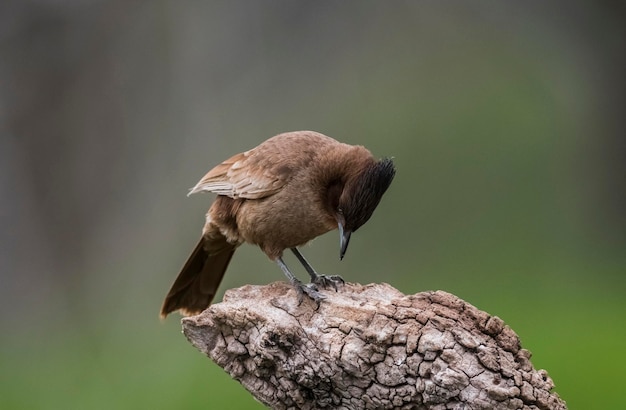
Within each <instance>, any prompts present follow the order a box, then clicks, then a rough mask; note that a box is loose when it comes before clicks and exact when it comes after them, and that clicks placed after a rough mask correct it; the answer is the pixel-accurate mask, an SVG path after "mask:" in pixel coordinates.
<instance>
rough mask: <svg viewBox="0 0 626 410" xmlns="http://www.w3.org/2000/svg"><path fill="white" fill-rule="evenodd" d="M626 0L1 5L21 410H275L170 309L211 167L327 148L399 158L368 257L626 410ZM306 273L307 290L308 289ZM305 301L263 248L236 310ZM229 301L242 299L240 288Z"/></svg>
mask: <svg viewBox="0 0 626 410" xmlns="http://www.w3.org/2000/svg"><path fill="white" fill-rule="evenodd" d="M625 16H626V8H625V7H624V3H623V2H618V1H597V2H584V1H564V0H563V1H555V2H541V1H527V2H513V1H505V2H481V1H475V2H464V1H445V2H440V1H395V2H391V3H388V2H374V1H326V2H304V1H287V0H284V1H264V2H246V1H212V2H203V1H183V2H176V1H165V0H163V1H153V2H126V1H98V0H87V1H78V0H65V1H52V0H29V1H3V2H2V3H0V218H1V221H2V229H1V234H0V304H1V309H0V326H1V329H2V330H1V336H0V407H1V408H3V409H44V408H45V409H73V408H76V409H85V408H89V409H112V408H119V409H123V408H154V409H165V408H198V409H201V408H232V409H235V408H242V409H244V408H246V409H247V408H249V409H253V408H257V409H258V408H262V406H261V405H259V404H258V403H255V402H254V400H253V399H252V398H251V397H250V396H249V395H248V394H247V392H245V390H244V389H243V388H242V387H241V386H240V385H239V384H238V383H237V382H235V381H232V380H231V379H230V378H229V377H228V376H227V375H226V374H225V373H224V372H223V371H222V370H221V369H220V368H218V367H217V366H216V365H214V364H213V363H212V362H210V361H209V360H208V359H206V358H204V357H203V356H202V355H201V354H200V353H199V352H197V351H196V350H195V349H194V348H193V347H191V345H189V344H188V343H187V342H186V340H185V338H184V337H183V336H182V335H181V333H180V324H179V322H178V318H177V317H175V316H174V317H171V318H169V319H168V320H167V321H165V322H164V323H162V322H160V321H159V319H158V311H159V307H160V304H161V301H162V298H163V297H164V295H165V293H166V291H167V290H168V288H169V286H170V284H171V282H172V281H173V280H174V278H175V276H176V275H177V273H178V270H179V268H180V267H181V266H182V264H183V263H184V261H185V260H186V258H187V256H188V254H189V253H190V252H191V250H192V248H193V246H194V245H195V244H196V241H197V239H198V237H199V235H200V229H201V227H202V224H203V221H204V213H205V211H206V209H207V208H208V206H209V204H210V202H211V200H212V197H211V196H210V195H197V196H194V197H191V198H187V197H186V196H185V195H186V193H187V191H188V188H190V187H191V186H193V185H194V184H195V183H196V182H197V181H198V180H199V179H200V177H202V176H203V175H204V173H205V172H206V171H208V170H209V169H210V168H211V167H213V166H214V165H216V164H217V163H219V162H220V161H221V160H223V159H225V158H227V157H228V156H230V155H232V154H234V153H237V152H240V151H243V150H246V149H249V148H251V147H253V146H255V145H257V144H258V143H260V142H261V141H263V140H265V139H266V138H268V137H270V136H272V135H275V134H277V133H280V132H284V131H292V130H299V129H312V130H316V131H319V132H323V133H326V134H328V135H330V136H332V137H334V138H336V139H339V140H341V141H344V142H347V143H352V144H363V145H366V146H367V147H368V148H369V149H370V150H371V151H372V152H373V153H374V154H375V155H376V156H393V157H395V161H396V165H397V168H398V174H397V177H396V180H395V181H394V183H393V185H392V187H391V189H390V190H389V191H388V193H387V194H386V196H385V198H384V199H383V201H382V203H381V205H380V206H379V208H378V209H377V211H376V213H375V214H374V217H373V218H372V219H371V221H370V222H369V223H368V224H367V225H366V226H365V227H363V228H362V229H361V230H359V232H358V233H357V234H356V235H354V236H353V240H352V243H351V245H350V250H349V252H348V254H347V256H346V258H345V260H344V261H343V262H341V263H340V262H339V259H338V247H337V242H338V240H337V233H336V232H333V233H330V234H328V235H325V236H323V237H321V238H319V239H317V240H316V241H314V243H313V244H312V245H311V246H309V247H307V248H306V249H304V252H305V254H306V255H307V256H308V258H309V259H310V260H311V261H312V262H313V264H314V265H315V266H316V267H317V268H318V269H319V270H320V271H323V272H326V273H332V274H340V275H343V276H344V278H346V279H347V280H349V281H358V282H361V283H369V282H380V281H384V282H388V283H390V284H392V285H393V286H395V287H397V288H398V289H400V290H401V291H403V292H405V293H415V292H419V291H424V290H433V289H443V290H446V291H448V292H452V293H454V294H456V295H458V296H459V297H461V298H463V299H465V300H467V301H469V302H470V303H472V304H474V305H476V306H477V307H479V308H480V309H483V310H486V311H488V312H489V313H491V314H494V315H497V316H500V317H502V318H503V319H504V320H505V321H506V322H507V324H509V325H510V326H511V327H512V328H513V329H514V330H515V331H516V332H517V333H518V334H519V336H520V337H521V340H522V344H523V346H524V347H525V348H527V349H529V350H531V351H532V352H533V354H534V355H533V359H532V360H533V363H534V365H535V366H536V367H538V368H545V369H547V370H548V372H549V374H550V376H551V377H552V378H553V380H554V382H555V384H556V391H557V392H559V393H560V395H561V396H562V397H563V398H564V399H565V400H566V401H567V402H568V404H569V406H570V408H572V409H576V408H578V409H589V408H618V407H619V406H620V405H622V404H623V398H622V396H623V394H622V390H623V386H622V385H623V381H624V378H623V374H624V373H623V372H624V368H625V367H626V359H625V358H624V357H625V356H624V355H623V348H624V343H625V342H626V297H625V294H626V279H625V274H626V235H625V232H626V218H625V215H626V213H625V212H624V210H625V209H626V201H625V199H624V198H625V195H624V188H625V186H624V185H625V184H624V180H625V177H626V166H625V162H624V159H623V158H624V154H625V151H626V150H625V148H626V140H625V138H624V137H625V136H626V132H625V131H626V129H625V126H624V125H625V120H624V108H625V105H626V78H625V75H624V73H625V72H626V71H625V68H626V67H625V66H626V65H625V55H626V54H625V51H624V50H626V44H625V40H626V25H625ZM298 273H299V274H300V275H302V277H303V278H304V277H306V274H305V273H304V272H298ZM276 280H283V277H282V273H281V272H280V270H279V269H278V268H277V267H276V266H275V265H273V264H272V263H271V262H269V261H268V260H267V258H266V257H265V256H264V255H263V254H262V253H261V252H260V251H259V250H258V249H255V248H253V247H250V246H244V247H242V248H240V250H239V251H238V252H237V254H236V256H235V258H234V260H233V263H232V264H231V266H230V269H229V272H228V274H227V276H226V280H225V282H224V283H223V284H222V289H221V290H222V292H223V291H224V290H225V289H227V288H230V287H236V286H241V285H244V284H247V283H256V284H265V283H269V282H272V281H276ZM220 298H221V293H220Z"/></svg>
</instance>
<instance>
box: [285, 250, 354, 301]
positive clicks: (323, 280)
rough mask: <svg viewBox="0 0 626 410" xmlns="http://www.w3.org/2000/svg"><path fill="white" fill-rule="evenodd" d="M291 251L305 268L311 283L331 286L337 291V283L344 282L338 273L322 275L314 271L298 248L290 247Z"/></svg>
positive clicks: (341, 283)
mask: <svg viewBox="0 0 626 410" xmlns="http://www.w3.org/2000/svg"><path fill="white" fill-rule="evenodd" d="M291 251H292V252H293V253H294V255H296V258H298V260H299V261H300V263H301V264H302V266H304V269H306V271H307V272H308V273H309V275H310V276H311V283H314V284H316V285H319V286H321V287H323V288H328V287H330V286H332V287H333V288H334V289H335V292H336V291H337V285H343V284H344V283H345V281H344V280H343V278H342V277H341V276H339V275H322V274H320V273H317V272H315V269H313V267H312V266H311V265H310V264H309V262H307V260H306V259H304V256H303V255H302V254H301V253H300V251H299V250H298V248H291Z"/></svg>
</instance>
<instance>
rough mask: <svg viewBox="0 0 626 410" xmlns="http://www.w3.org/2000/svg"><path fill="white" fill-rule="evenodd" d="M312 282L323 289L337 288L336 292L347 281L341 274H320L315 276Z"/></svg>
mask: <svg viewBox="0 0 626 410" xmlns="http://www.w3.org/2000/svg"><path fill="white" fill-rule="evenodd" d="M311 283H312V284H315V285H318V286H320V287H321V288H323V289H328V288H330V287H332V288H333V289H335V292H337V290H338V289H339V288H338V286H343V285H344V284H345V283H346V281H344V280H343V278H342V277H341V276H339V275H320V274H318V275H317V276H316V277H315V278H313V279H312V280H311Z"/></svg>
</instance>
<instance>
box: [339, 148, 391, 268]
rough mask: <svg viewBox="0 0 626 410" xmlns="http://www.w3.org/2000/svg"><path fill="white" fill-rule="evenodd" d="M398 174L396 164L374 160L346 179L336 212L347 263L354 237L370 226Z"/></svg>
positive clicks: (340, 243)
mask: <svg viewBox="0 0 626 410" xmlns="http://www.w3.org/2000/svg"><path fill="white" fill-rule="evenodd" d="M395 173H396V170H395V167H394V165H393V161H392V160H391V159H389V158H384V159H381V160H379V161H376V160H374V159H370V160H369V161H367V162H365V164H363V165H362V166H361V167H360V169H358V170H356V172H354V173H351V174H350V175H349V176H348V178H347V179H346V181H345V183H344V184H343V187H342V189H341V192H340V193H339V192H338V194H339V198H338V202H337V205H336V208H335V210H334V212H335V219H336V220H337V226H338V228H339V249H340V250H339V257H340V258H341V259H343V257H344V255H345V253H346V250H347V249H348V243H349V242H350V235H351V234H352V232H355V231H356V230H357V229H359V228H360V227H361V226H362V225H363V224H365V222H367V221H368V220H369V219H370V217H371V216H372V213H374V209H376V206H378V203H379V202H380V199H381V198H382V196H383V194H384V193H385V191H386V190H387V188H389V185H390V184H391V181H392V180H393V177H394V175H395Z"/></svg>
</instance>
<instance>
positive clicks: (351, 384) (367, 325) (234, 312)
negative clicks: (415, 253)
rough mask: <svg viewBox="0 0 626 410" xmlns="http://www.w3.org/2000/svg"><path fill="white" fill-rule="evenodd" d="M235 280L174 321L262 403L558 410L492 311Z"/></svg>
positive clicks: (546, 382) (384, 293)
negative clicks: (315, 293) (237, 284)
mask: <svg viewBox="0 0 626 410" xmlns="http://www.w3.org/2000/svg"><path fill="white" fill-rule="evenodd" d="M322 292H323V293H324V296H326V299H325V300H323V301H322V302H321V304H320V305H319V306H317V305H316V304H315V303H314V302H313V301H312V300H310V299H308V298H306V297H305V299H304V301H303V303H302V304H300V305H298V296H297V294H296V292H295V289H294V288H293V287H292V286H291V285H289V284H287V283H284V282H276V283H273V284H270V285H267V286H250V285H249V286H244V287H241V288H238V289H232V290H229V291H228V292H226V295H225V296H224V301H223V302H221V303H218V304H215V305H212V306H210V307H209V308H208V309H207V310H205V311H204V312H203V313H201V314H199V315H197V316H192V317H187V318H183V320H182V324H183V332H184V334H185V335H186V336H187V338H188V339H189V341H190V342H191V343H192V344H193V345H194V346H195V347H196V348H198V349H199V350H200V351H202V352H203V353H205V354H206V355H208V356H209V357H210V358H211V359H213V361H215V362H216V363H217V364H218V365H219V366H220V367H222V368H223V369H224V370H226V371H227V372H228V373H229V374H230V375H231V376H232V377H233V378H235V379H236V380H238V381H239V382H241V384H242V385H243V386H244V387H245V388H246V389H247V390H248V391H250V393H252V394H253V395H254V397H255V398H256V399H258V400H259V401H261V402H262V403H264V404H266V405H267V406H269V407H271V408H273V409H324V408H327V409H332V408H342V409H392V408H393V409H395V408H398V409H550V410H555V409H566V406H565V402H564V401H563V400H561V399H560V398H559V396H558V395H557V394H556V393H553V392H551V390H552V388H553V387H554V384H553V383H552V380H551V379H550V378H549V377H548V375H547V372H546V371H544V370H535V369H534V368H533V366H532V364H531V362H530V360H529V359H530V352H529V351H528V350H525V349H522V348H521V345H520V341H519V338H518V337H517V335H516V334H515V332H513V330H511V328H509V327H508V326H507V325H505V324H504V322H503V321H502V320H501V319H499V318H498V317H496V316H491V315H489V314H488V313H485V312H482V311H480V310H478V309H477V308H475V307H474V306H472V305H470V304H469V303H467V302H465V301H463V300H461V299H459V298H457V297H456V296H454V295H451V294H449V293H446V292H442V291H436V292H423V293H418V294H415V295H409V296H406V295H403V294H402V293H400V292H399V291H398V290H396V289H394V288H393V287H391V286H389V285H387V284H372V285H365V286H362V285H359V284H348V283H347V284H345V286H343V287H342V288H340V289H339V291H338V292H335V291H334V290H325V291H322Z"/></svg>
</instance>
